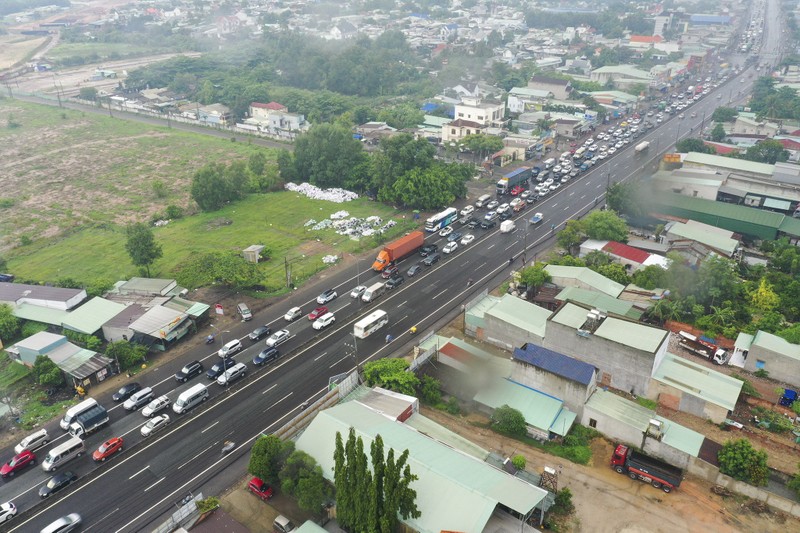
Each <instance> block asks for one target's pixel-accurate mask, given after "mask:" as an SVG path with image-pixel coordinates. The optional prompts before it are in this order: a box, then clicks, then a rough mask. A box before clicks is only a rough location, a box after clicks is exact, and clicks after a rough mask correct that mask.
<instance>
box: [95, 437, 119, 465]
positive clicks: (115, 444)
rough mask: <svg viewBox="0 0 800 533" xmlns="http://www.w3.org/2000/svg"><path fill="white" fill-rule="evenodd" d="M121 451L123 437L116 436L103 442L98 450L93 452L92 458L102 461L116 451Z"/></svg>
mask: <svg viewBox="0 0 800 533" xmlns="http://www.w3.org/2000/svg"><path fill="white" fill-rule="evenodd" d="M121 451H122V437H114V438H113V439H108V440H107V441H105V442H104V443H103V444H101V445H100V447H99V448H97V450H95V452H94V453H93V454H92V459H94V460H95V461H97V462H101V463H102V462H104V461H105V460H106V459H108V458H109V457H111V456H112V455H114V454H115V453H117V452H121Z"/></svg>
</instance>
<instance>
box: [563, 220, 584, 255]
mask: <svg viewBox="0 0 800 533" xmlns="http://www.w3.org/2000/svg"><path fill="white" fill-rule="evenodd" d="M556 242H557V243H558V245H559V246H561V247H562V248H564V249H565V250H567V252H570V251H571V250H572V247H573V246H577V245H579V244H580V243H581V242H583V221H581V220H568V221H567V224H566V226H564V229H562V230H561V231H559V232H558V234H557V235H556Z"/></svg>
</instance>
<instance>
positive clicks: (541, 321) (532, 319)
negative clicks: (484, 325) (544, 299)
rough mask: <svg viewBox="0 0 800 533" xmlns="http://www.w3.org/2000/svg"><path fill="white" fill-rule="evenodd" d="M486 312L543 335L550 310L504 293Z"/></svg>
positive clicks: (540, 335) (535, 333)
mask: <svg viewBox="0 0 800 533" xmlns="http://www.w3.org/2000/svg"><path fill="white" fill-rule="evenodd" d="M486 314H487V315H491V316H494V317H497V319H498V320H502V321H503V322H506V323H508V324H512V325H514V326H516V327H518V328H520V329H523V330H525V331H529V332H531V333H533V334H534V335H538V336H539V337H544V334H545V329H546V327H547V319H548V318H549V317H550V315H551V312H550V311H548V310H547V309H545V308H543V307H539V306H538V305H535V304H532V303H530V302H526V301H525V300H522V299H520V298H517V297H516V296H512V295H510V294H505V295H503V296H502V298H500V301H499V302H498V303H497V305H495V306H494V307H492V308H491V309H488V310H487V311H486Z"/></svg>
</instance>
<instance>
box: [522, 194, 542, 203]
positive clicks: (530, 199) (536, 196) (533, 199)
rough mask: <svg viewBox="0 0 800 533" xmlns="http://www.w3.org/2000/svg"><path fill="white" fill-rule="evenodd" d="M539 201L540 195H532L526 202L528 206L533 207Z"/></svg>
mask: <svg viewBox="0 0 800 533" xmlns="http://www.w3.org/2000/svg"><path fill="white" fill-rule="evenodd" d="M538 199H539V195H538V194H531V195H530V196H528V197H527V198H525V202H526V203H527V204H528V205H531V204H535V203H536V201H537V200H538Z"/></svg>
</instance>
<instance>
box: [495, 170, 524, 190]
mask: <svg viewBox="0 0 800 533" xmlns="http://www.w3.org/2000/svg"><path fill="white" fill-rule="evenodd" d="M530 177H531V168H530V167H520V168H518V169H516V170H512V171H511V172H509V173H508V174H506V175H504V176H503V177H502V178H500V180H499V181H498V182H497V194H508V193H510V192H511V189H513V188H514V187H516V186H517V185H527V183H528V180H529V179H530Z"/></svg>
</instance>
